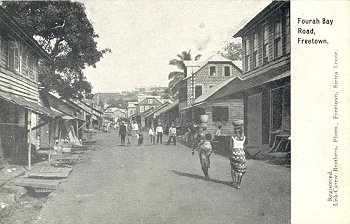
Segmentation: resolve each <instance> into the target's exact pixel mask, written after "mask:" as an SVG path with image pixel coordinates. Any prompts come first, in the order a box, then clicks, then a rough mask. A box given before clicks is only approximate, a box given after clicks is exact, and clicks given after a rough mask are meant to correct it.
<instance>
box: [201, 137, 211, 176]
mask: <svg viewBox="0 0 350 224" xmlns="http://www.w3.org/2000/svg"><path fill="white" fill-rule="evenodd" d="M204 135H205V137H204V139H201V140H200V142H199V144H198V146H197V148H198V154H199V161H200V163H201V168H202V171H203V173H204V177H205V179H209V173H208V171H209V168H210V154H211V152H212V149H213V148H212V146H211V142H210V141H211V134H210V133H205V134H204Z"/></svg>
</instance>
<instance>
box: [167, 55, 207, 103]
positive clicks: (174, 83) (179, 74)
mask: <svg viewBox="0 0 350 224" xmlns="http://www.w3.org/2000/svg"><path fill="white" fill-rule="evenodd" d="M201 56H202V55H200V54H198V55H196V56H195V58H194V59H195V60H198V59H199V58H200V57H201ZM184 61H192V55H191V50H189V51H188V52H187V51H182V52H181V54H178V55H177V58H175V59H172V60H170V62H169V64H170V65H174V66H176V67H177V68H178V69H180V70H181V71H173V72H170V73H169V75H168V79H169V84H168V87H169V93H170V96H171V97H172V98H174V99H177V98H178V94H179V85H178V83H179V82H180V81H181V80H182V79H183V77H184V71H185V69H186V66H185V63H184Z"/></svg>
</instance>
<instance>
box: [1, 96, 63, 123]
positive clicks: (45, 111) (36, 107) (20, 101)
mask: <svg viewBox="0 0 350 224" xmlns="http://www.w3.org/2000/svg"><path fill="white" fill-rule="evenodd" d="M0 98H1V99H3V100H5V101H8V102H10V103H13V104H16V105H19V106H21V107H24V108H26V109H27V110H30V111H32V112H34V113H36V114H38V115H44V116H47V117H51V118H54V117H58V116H61V113H58V112H55V111H52V110H50V109H49V108H47V107H43V106H41V105H40V104H38V103H35V102H31V101H29V100H26V99H25V98H24V97H21V96H15V95H12V94H7V93H0Z"/></svg>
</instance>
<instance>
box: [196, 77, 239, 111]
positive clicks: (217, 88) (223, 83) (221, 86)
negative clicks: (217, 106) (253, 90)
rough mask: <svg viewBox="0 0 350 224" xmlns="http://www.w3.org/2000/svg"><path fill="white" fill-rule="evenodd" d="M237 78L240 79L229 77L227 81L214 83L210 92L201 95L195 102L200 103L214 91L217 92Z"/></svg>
mask: <svg viewBox="0 0 350 224" xmlns="http://www.w3.org/2000/svg"><path fill="white" fill-rule="evenodd" d="M235 79H239V78H238V77H232V78H230V79H227V80H225V81H223V82H222V83H219V84H217V85H214V86H213V87H211V88H210V89H209V91H208V92H206V93H204V94H202V95H200V96H199V97H198V98H197V99H196V100H195V101H194V104H199V103H201V102H203V101H205V100H207V99H208V98H209V97H211V96H212V95H213V94H214V93H216V92H217V91H219V90H220V89H221V88H223V87H224V86H226V85H227V84H228V83H230V82H232V81H233V80H235Z"/></svg>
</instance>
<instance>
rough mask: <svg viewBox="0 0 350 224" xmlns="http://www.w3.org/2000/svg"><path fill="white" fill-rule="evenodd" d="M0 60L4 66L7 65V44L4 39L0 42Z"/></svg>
mask: <svg viewBox="0 0 350 224" xmlns="http://www.w3.org/2000/svg"><path fill="white" fill-rule="evenodd" d="M1 60H2V63H4V65H5V66H7V65H8V44H7V41H5V40H4V39H2V40H1Z"/></svg>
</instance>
